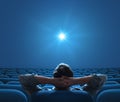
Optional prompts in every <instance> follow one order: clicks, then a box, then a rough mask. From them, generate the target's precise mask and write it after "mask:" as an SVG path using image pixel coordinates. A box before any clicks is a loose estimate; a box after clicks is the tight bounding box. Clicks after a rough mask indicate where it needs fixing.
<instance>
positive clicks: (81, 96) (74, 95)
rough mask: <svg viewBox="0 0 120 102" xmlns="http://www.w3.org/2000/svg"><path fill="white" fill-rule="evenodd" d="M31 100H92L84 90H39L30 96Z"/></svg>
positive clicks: (44, 101)
mask: <svg viewBox="0 0 120 102" xmlns="http://www.w3.org/2000/svg"><path fill="white" fill-rule="evenodd" d="M31 99H32V102H93V99H92V97H91V96H90V95H89V94H88V93H86V92H84V91H79V92H78V91H74V92H73V91H43V92H41V91H39V92H37V93H34V94H33V95H32V97H31Z"/></svg>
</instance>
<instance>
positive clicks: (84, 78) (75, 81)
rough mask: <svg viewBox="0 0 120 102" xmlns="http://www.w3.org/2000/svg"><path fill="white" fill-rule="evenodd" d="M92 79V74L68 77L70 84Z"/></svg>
mask: <svg viewBox="0 0 120 102" xmlns="http://www.w3.org/2000/svg"><path fill="white" fill-rule="evenodd" d="M91 79H92V75H90V76H85V77H78V78H70V79H69V80H70V84H71V85H75V84H86V83H88V82H89V81H90V80H91Z"/></svg>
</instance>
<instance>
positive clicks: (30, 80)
mask: <svg viewBox="0 0 120 102" xmlns="http://www.w3.org/2000/svg"><path fill="white" fill-rule="evenodd" d="M19 81H20V83H21V85H22V87H23V88H24V90H25V91H26V92H27V93H29V94H31V93H33V92H36V91H39V90H41V89H40V88H39V87H38V86H37V85H38V84H53V85H54V86H56V87H65V86H67V84H66V82H67V80H66V81H65V80H64V78H63V77H61V78H50V77H45V76H40V75H34V74H23V75H20V76H19Z"/></svg>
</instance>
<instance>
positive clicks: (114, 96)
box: [96, 89, 120, 102]
mask: <svg viewBox="0 0 120 102" xmlns="http://www.w3.org/2000/svg"><path fill="white" fill-rule="evenodd" d="M96 102H120V89H108V90H104V91H102V92H100V93H99V95H98V96H97V99H96Z"/></svg>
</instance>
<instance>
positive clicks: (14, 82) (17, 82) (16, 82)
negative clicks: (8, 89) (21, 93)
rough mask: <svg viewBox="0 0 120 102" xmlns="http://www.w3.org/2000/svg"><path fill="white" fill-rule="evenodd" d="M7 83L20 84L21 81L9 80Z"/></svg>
mask: <svg viewBox="0 0 120 102" xmlns="http://www.w3.org/2000/svg"><path fill="white" fill-rule="evenodd" d="M6 84H14V85H20V82H19V81H8V82H7V83H6Z"/></svg>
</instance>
